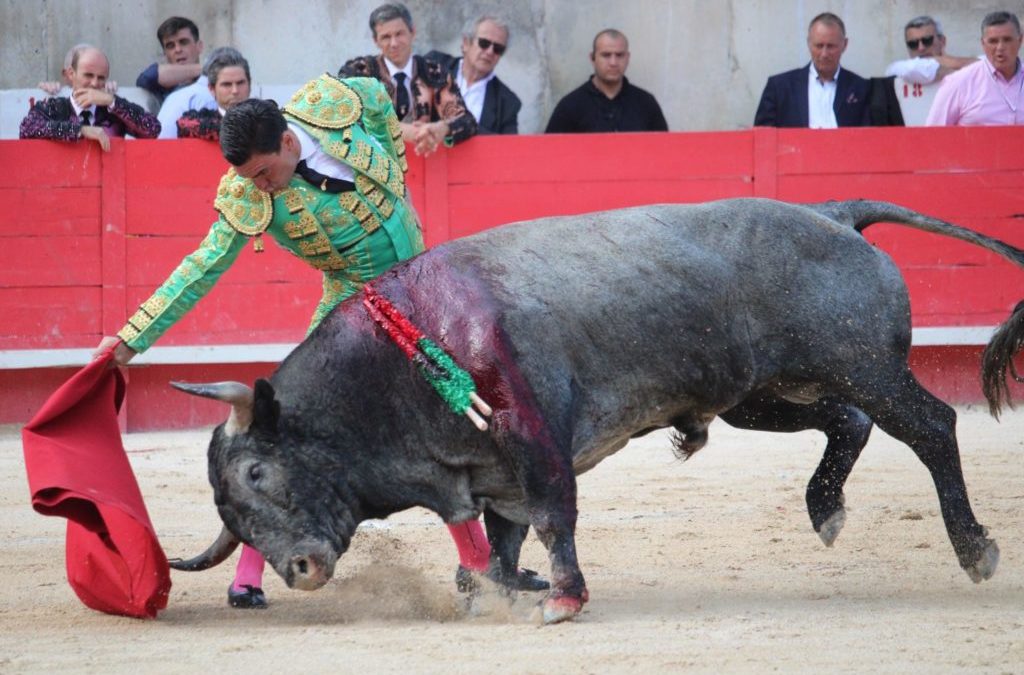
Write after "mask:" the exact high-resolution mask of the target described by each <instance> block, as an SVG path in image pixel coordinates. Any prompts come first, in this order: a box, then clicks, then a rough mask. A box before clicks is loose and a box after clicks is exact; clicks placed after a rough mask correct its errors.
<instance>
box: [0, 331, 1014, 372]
mask: <svg viewBox="0 0 1024 675" xmlns="http://www.w3.org/2000/svg"><path fill="white" fill-rule="evenodd" d="M995 329H996V327H995V326H955V327H927V328H915V329H914V334H913V345H914V346H915V347H952V346H977V345H985V344H988V341H989V338H991V337H992V333H993V332H995ZM297 346H298V343H294V342H289V343H274V344H245V345H188V346H181V347H153V348H152V349H150V350H149V351H147V352H146V353H144V354H140V355H139V356H136V357H135V358H134V359H132V362H131V365H133V366H136V365H137V366H145V365H171V364H199V363H278V362H280V361H283V360H284V357H286V356H287V355H288V354H289V352H291V351H292V350H293V349H295V347H297ZM91 358H92V349H8V350H0V370H24V369H29V368H61V367H80V366H84V365H85V364H86V363H88V362H89V359H91Z"/></svg>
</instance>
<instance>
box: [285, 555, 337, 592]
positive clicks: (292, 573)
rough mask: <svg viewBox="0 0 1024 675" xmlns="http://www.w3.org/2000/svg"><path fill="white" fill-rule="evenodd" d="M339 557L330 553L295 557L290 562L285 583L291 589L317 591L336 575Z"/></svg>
mask: <svg viewBox="0 0 1024 675" xmlns="http://www.w3.org/2000/svg"><path fill="white" fill-rule="evenodd" d="M336 561H337V556H335V555H334V553H333V551H330V552H306V553H299V554H296V555H293V556H292V557H291V558H290V559H289V560H288V569H287V572H286V574H285V582H286V583H287V584H288V587H289V588H297V589H298V590H300V591H315V590H316V589H318V588H320V587H321V586H323V585H324V584H326V583H327V582H328V581H329V580H330V578H331V576H333V575H334V563H335V562H336Z"/></svg>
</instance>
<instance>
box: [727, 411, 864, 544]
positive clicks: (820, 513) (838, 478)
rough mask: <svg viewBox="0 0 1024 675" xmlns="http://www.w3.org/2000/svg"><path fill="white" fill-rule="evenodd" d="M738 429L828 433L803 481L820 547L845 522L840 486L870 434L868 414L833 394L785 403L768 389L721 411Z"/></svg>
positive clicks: (834, 535)
mask: <svg viewBox="0 0 1024 675" xmlns="http://www.w3.org/2000/svg"><path fill="white" fill-rule="evenodd" d="M721 417H722V419H724V420H725V421H726V422H728V423H729V424H730V425H732V426H734V427H737V428H740V429H756V430H759V431H780V432H794V431H805V430H807V429H817V430H818V431H821V432H824V434H825V436H826V437H827V438H828V443H827V444H826V446H825V453H824V455H823V456H822V458H821V462H820V463H819V464H818V468H817V470H816V471H815V472H814V475H813V476H812V477H811V480H810V482H809V483H808V484H807V495H806V498H807V513H808V515H810V517H811V525H813V526H814V531H815V532H817V533H818V535H819V536H820V537H821V540H822V541H824V542H825V545H826V546H831V545H832V544H833V542H835V540H836V537H837V536H839V532H840V530H842V528H843V525H844V524H845V522H846V510H845V509H844V508H843V485H845V484H846V479H847V478H848V477H849V476H850V471H852V470H853V465H854V464H855V463H856V462H857V458H858V457H860V453H861V450H863V449H864V445H865V444H866V443H867V442H868V436H869V435H870V434H871V419H870V418H869V417H868V416H867V415H865V414H864V413H863V412H861V411H860V410H858V409H857V408H855V407H853V406H852V405H848V404H846V403H842V402H841V401H838V400H837V399H834V398H824V399H821V400H819V401H816V402H814V403H810V404H807V405H803V404H798V403H791V402H789V401H786V400H784V399H782V398H780V397H778V396H776V395H775V394H772V393H769V392H757V393H755V394H753V395H752V396H750V397H749V398H747V399H746V400H745V401H743V402H742V403H740V404H739V405H737V406H736V407H734V408H732V409H731V410H729V411H727V412H725V413H723V414H722V415H721Z"/></svg>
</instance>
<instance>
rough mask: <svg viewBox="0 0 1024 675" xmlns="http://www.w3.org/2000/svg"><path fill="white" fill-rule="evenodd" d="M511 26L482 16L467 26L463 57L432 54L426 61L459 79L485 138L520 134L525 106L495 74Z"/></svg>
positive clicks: (461, 90)
mask: <svg viewBox="0 0 1024 675" xmlns="http://www.w3.org/2000/svg"><path fill="white" fill-rule="evenodd" d="M508 38H509V34H508V25H506V24H505V23H504V22H502V21H500V20H499V19H496V18H495V17H493V16H482V17H480V18H479V19H476V20H474V21H470V22H469V23H467V24H466V28H465V30H463V32H462V57H461V58H453V57H452V56H449V55H448V54H444V53H442V52H430V53H429V54H427V56H426V58H427V59H428V60H434V61H437V62H439V63H441V64H442V65H443V66H444V67H445V69H446V70H447V71H448V72H449V73H450V74H451V76H452V77H453V78H454V79H455V84H456V85H458V87H459V92H460V93H461V94H462V98H463V99H464V100H465V101H466V108H467V109H469V112H470V113H471V114H472V115H473V117H474V118H475V119H476V121H477V132H478V133H481V134H517V133H519V119H518V118H519V109H520V107H522V103H520V101H519V97H518V96H516V95H515V93H514V92H513V91H512V90H511V89H509V88H508V87H507V86H505V83H504V82H502V81H501V80H499V79H498V76H497V75H495V74H494V68H495V66H497V65H498V61H500V60H501V55H502V54H504V53H505V50H506V49H507V48H508Z"/></svg>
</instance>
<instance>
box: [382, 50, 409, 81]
mask: <svg viewBox="0 0 1024 675" xmlns="http://www.w3.org/2000/svg"><path fill="white" fill-rule="evenodd" d="M412 62H413V57H412V55H411V54H410V55H409V61H408V63H406V64H405V68H399V67H398V66H396V65H395V64H393V63H391V61H388V59H387V57H385V58H384V65H385V66H387V69H388V75H390V76H391V79H392V80H393V79H395V73H405V76H406V77H405V80H406V82H408V81H410V80H412Z"/></svg>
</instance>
